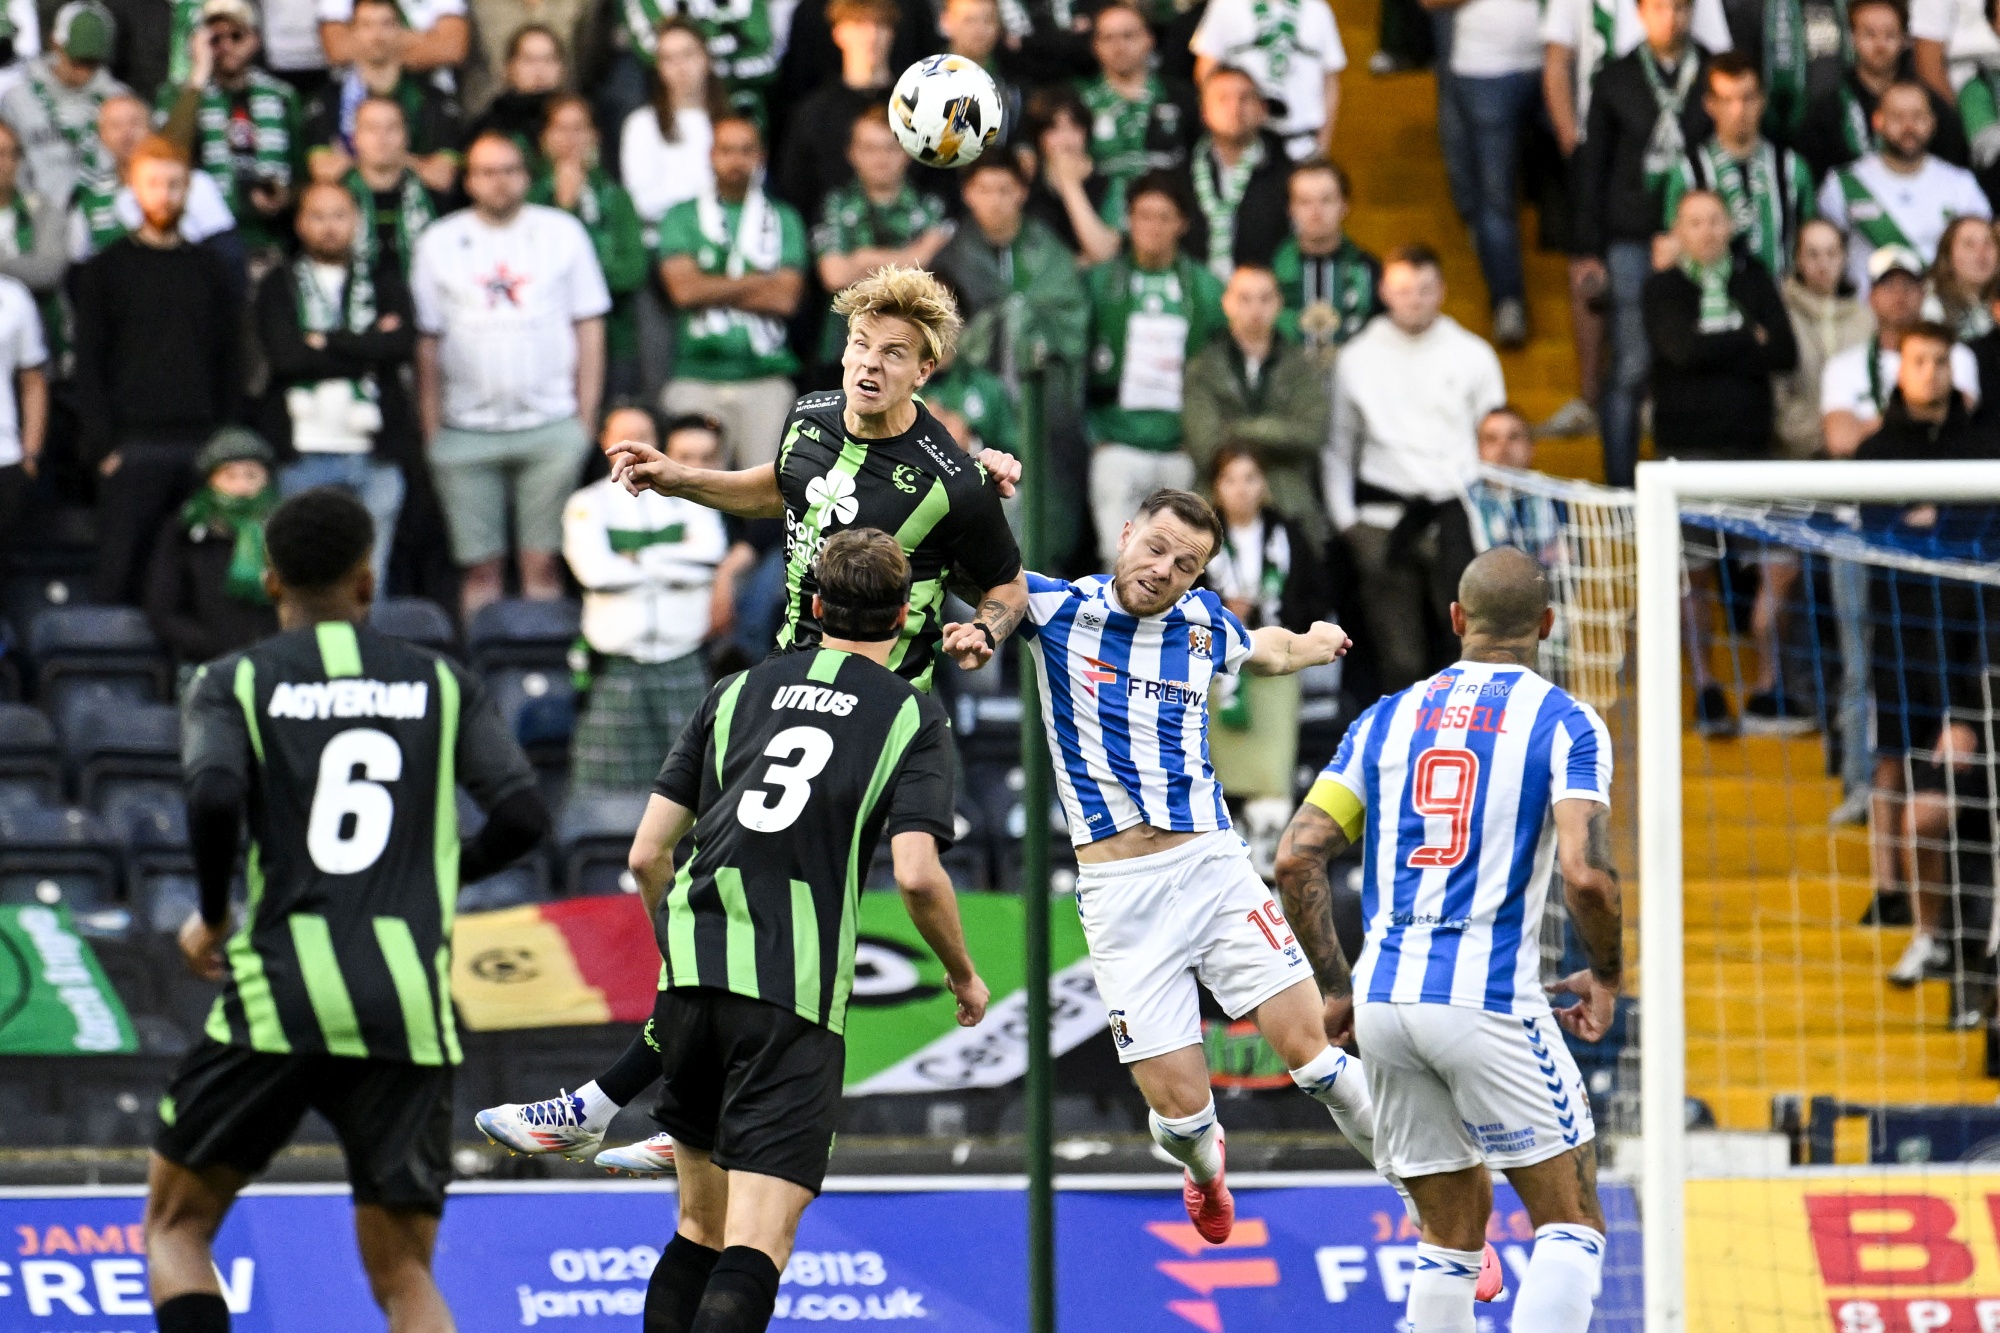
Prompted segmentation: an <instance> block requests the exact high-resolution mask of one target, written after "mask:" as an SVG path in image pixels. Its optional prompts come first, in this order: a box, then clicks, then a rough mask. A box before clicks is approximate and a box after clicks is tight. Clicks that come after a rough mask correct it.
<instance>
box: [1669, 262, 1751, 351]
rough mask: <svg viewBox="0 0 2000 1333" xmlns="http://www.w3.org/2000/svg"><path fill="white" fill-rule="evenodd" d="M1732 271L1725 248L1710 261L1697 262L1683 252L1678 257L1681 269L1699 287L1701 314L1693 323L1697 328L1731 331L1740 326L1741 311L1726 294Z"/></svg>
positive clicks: (1703, 330)
mask: <svg viewBox="0 0 2000 1333" xmlns="http://www.w3.org/2000/svg"><path fill="white" fill-rule="evenodd" d="M1735 271H1736V261H1735V260H1734V259H1733V258H1731V257H1730V254H1729V252H1728V251H1726V250H1725V251H1723V254H1722V258H1720V259H1718V260H1716V261H1715V262H1714V263H1713V264H1701V263H1697V262H1696V261H1695V260H1694V259H1693V258H1691V257H1689V256H1686V255H1683V256H1682V257H1681V272H1683V273H1685V274H1687V275H1688V278H1689V279H1690V280H1691V281H1692V282H1693V283H1694V285H1695V286H1697V287H1699V288H1700V289H1701V313H1700V315H1699V317H1698V318H1697V319H1696V322H1695V328H1696V329H1697V330H1698V331H1700V332H1702V333H1732V332H1734V331H1735V330H1737V329H1740V328H1742V327H1743V312H1742V311H1741V310H1739V309H1737V307H1736V302H1735V301H1734V300H1733V299H1732V298H1731V297H1730V295H1729V279H1730V276H1731V275H1732V274H1734V273H1735Z"/></svg>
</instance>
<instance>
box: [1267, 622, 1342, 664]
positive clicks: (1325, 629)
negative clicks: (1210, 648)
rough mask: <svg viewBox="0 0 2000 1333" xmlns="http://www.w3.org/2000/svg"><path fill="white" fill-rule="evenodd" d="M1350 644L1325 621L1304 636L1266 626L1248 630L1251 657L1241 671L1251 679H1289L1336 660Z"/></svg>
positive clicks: (1339, 629) (1277, 627) (1338, 630)
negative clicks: (1260, 677)
mask: <svg viewBox="0 0 2000 1333" xmlns="http://www.w3.org/2000/svg"><path fill="white" fill-rule="evenodd" d="M1353 642H1354V641H1353V640H1352V639H1350V638H1348V637H1347V631H1346V630H1344V629H1342V628H1341V627H1340V626H1338V625H1329V624H1328V623H1327V622H1326V621H1324V620H1319V621H1314V622H1313V627H1312V628H1311V629H1309V630H1307V631H1306V632H1305V633H1304V634H1294V633H1292V632H1291V631H1290V630H1288V629H1284V628H1282V627H1280V626H1277V625H1266V626H1264V628H1262V629H1258V630H1252V631H1250V656H1249V658H1248V659H1247V660H1245V661H1244V663H1243V669H1244V670H1245V671H1247V672H1249V673H1250V674H1251V675H1253V676H1289V675H1291V674H1293V673H1294V672H1298V671H1304V670H1305V669H1306V668H1307V667H1309V666H1319V665H1320V664H1322V663H1325V662H1332V661H1335V660H1337V659H1338V658H1339V657H1340V656H1341V655H1342V654H1344V653H1345V652H1346V651H1347V647H1348V645H1349V644H1351V643H1353Z"/></svg>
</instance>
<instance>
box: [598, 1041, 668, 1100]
mask: <svg viewBox="0 0 2000 1333" xmlns="http://www.w3.org/2000/svg"><path fill="white" fill-rule="evenodd" d="M659 1076H660V1052H659V1050H658V1049H657V1048H656V1047H654V1046H653V1045H651V1044H650V1043H649V1042H647V1040H646V1038H645V1036H644V1035H643V1034H642V1035H640V1036H637V1037H634V1038H632V1044H631V1045H630V1046H627V1047H626V1048H625V1050H624V1053H623V1054H621V1055H620V1056H619V1057H618V1059H617V1060H615V1061H614V1062H613V1063H612V1065H611V1068H609V1069H607V1070H605V1071H604V1072H603V1073H602V1074H599V1075H598V1076H597V1090H598V1091H599V1092H601V1093H603V1094H604V1095H605V1096H606V1097H609V1098H610V1099H611V1100H612V1101H614V1102H617V1103H618V1104H619V1105H620V1106H630V1105H631V1104H632V1099H633V1098H634V1097H637V1096H638V1095H639V1094H640V1093H642V1092H644V1091H645V1090H646V1089H647V1088H649V1087H651V1086H652V1085H653V1081H654V1080H655V1079H657V1078H659Z"/></svg>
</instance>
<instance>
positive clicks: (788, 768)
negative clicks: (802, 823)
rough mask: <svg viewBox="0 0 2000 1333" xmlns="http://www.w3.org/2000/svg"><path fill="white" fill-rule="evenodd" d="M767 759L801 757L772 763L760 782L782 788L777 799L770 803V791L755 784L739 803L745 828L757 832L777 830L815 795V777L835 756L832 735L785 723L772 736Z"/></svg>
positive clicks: (789, 822) (738, 815)
mask: <svg viewBox="0 0 2000 1333" xmlns="http://www.w3.org/2000/svg"><path fill="white" fill-rule="evenodd" d="M764 755H765V757H766V758H768V759H791V758H792V757H793V756H794V755H796V756H798V758H797V759H796V760H795V761H794V762H792V763H789V764H773V765H771V766H770V767H769V768H767V769H765V770H764V776H763V777H761V778H759V779H758V781H759V782H763V783H767V784H769V785H771V786H774V787H777V788H778V789H779V794H778V803H777V804H776V805H773V804H771V801H770V796H769V794H768V793H766V792H763V791H759V790H757V789H755V788H752V789H751V790H749V791H746V792H744V793H743V798H742V799H741V800H739V801H738V802H737V803H736V818H737V821H738V822H739V823H741V824H742V825H743V827H744V828H747V829H750V830H752V831H754V832H757V833H778V832H782V831H783V830H785V829H788V828H790V827H791V826H792V821H793V820H795V819H797V818H798V817H799V813H800V812H801V811H803V810H804V809H805V808H806V802H807V801H808V800H809V799H811V797H812V780H813V779H814V778H816V777H818V776H819V774H820V770H821V769H823V768H825V767H826V761H827V760H828V759H831V758H832V757H833V737H831V736H829V735H827V734H826V733H825V732H824V731H822V730H820V729H819V728H818V727H786V728H785V729H784V730H783V731H781V732H779V733H778V734H777V735H775V736H773V737H771V743H770V744H769V745H766V746H765V747H764Z"/></svg>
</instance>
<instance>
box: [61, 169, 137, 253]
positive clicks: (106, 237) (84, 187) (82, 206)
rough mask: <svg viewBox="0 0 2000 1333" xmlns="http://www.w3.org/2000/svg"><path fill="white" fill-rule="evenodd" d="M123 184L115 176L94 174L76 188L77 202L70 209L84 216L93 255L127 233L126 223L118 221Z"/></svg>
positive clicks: (85, 228)
mask: <svg viewBox="0 0 2000 1333" xmlns="http://www.w3.org/2000/svg"><path fill="white" fill-rule="evenodd" d="M120 184H121V183H120V181H119V179H118V177H117V176H116V175H115V174H104V173H93V174H91V175H89V176H86V177H85V178H84V179H83V181H82V182H81V183H79V184H78V185H77V187H76V199H75V201H74V202H73V203H72V204H71V205H70V207H72V208H74V209H75V210H76V211H77V212H78V213H80V214H81V215H82V216H83V226H84V230H85V232H86V233H87V234H88V236H89V238H90V242H89V244H90V253H91V254H96V253H98V252H99V251H100V250H102V249H104V247H105V246H107V245H110V244H111V243H112V242H113V241H115V240H117V239H118V238H119V237H121V236H124V235H125V234H126V233H127V228H126V226H125V224H124V223H123V222H122V221H120V220H119V218H118V191H119V188H120Z"/></svg>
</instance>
